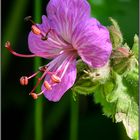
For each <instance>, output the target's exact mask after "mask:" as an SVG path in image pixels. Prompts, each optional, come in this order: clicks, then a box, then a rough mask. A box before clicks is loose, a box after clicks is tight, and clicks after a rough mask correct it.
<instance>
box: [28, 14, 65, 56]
mask: <svg viewBox="0 0 140 140" xmlns="http://www.w3.org/2000/svg"><path fill="white" fill-rule="evenodd" d="M37 26H38V27H39V29H40V30H41V32H42V34H43V35H46V33H47V32H48V30H49V29H50V26H49V23H48V20H47V18H46V16H42V24H37ZM41 37H42V36H41V35H36V34H34V33H33V32H32V31H31V32H30V33H29V36H28V45H29V49H30V51H31V52H32V53H34V54H36V55H39V56H40V57H44V58H54V57H56V56H58V55H59V54H60V52H61V50H62V48H63V47H65V43H64V42H63V41H62V40H61V39H60V38H59V37H58V35H57V34H56V33H55V32H53V30H51V31H50V32H49V33H48V35H47V37H48V39H47V40H45V41H44V40H42V39H41ZM41 54H43V55H41Z"/></svg>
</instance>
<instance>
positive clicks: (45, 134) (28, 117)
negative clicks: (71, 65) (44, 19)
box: [1, 0, 138, 140]
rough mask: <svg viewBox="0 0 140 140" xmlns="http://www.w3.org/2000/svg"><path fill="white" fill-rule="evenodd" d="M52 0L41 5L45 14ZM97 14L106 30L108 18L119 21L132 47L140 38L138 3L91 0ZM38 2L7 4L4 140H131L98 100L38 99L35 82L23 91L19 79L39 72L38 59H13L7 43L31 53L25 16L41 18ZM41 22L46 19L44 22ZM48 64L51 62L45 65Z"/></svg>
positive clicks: (4, 9)
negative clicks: (34, 93)
mask: <svg viewBox="0 0 140 140" xmlns="http://www.w3.org/2000/svg"><path fill="white" fill-rule="evenodd" d="M47 2H48V1H47V0H40V6H41V8H40V12H41V15H43V14H46V5H47ZM90 3H91V7H92V15H93V16H94V17H96V18H97V19H98V20H99V21H100V22H101V23H102V24H103V25H105V26H107V25H110V22H109V20H108V17H113V18H114V19H116V20H117V21H118V23H119V25H120V28H121V30H122V33H123V35H124V41H125V42H127V43H128V44H129V45H130V46H131V45H132V43H133V36H134V34H135V33H137V34H138V0H90ZM34 11H35V0H10V1H9V0H2V59H1V60H2V62H1V65H2V140H9V139H14V140H55V139H61V140H85V139H87V140H129V138H128V137H127V135H126V132H125V130H124V128H123V126H122V124H115V123H113V122H112V120H111V119H108V118H106V117H105V116H104V115H103V114H102V110H101V106H100V105H98V104H94V102H93V100H94V99H93V97H92V96H87V97H85V96H82V95H81V96H79V98H78V101H77V102H74V101H73V100H72V95H71V92H70V91H69V92H68V93H66V94H65V96H64V97H63V98H62V100H61V101H60V102H59V103H52V102H48V101H47V100H46V99H45V98H44V97H42V98H41V99H39V101H35V100H33V99H32V98H31V97H30V96H28V93H29V92H30V90H31V88H32V86H33V84H34V82H33V80H32V81H31V82H30V83H29V86H27V87H22V86H21V85H20V84H19V78H20V77H21V76H23V75H30V74H31V73H32V72H33V71H34V59H33V58H30V59H26V58H17V57H15V56H13V55H11V54H10V53H9V52H8V51H7V50H6V49H5V48H4V44H5V42H6V41H7V40H9V41H10V42H11V44H12V47H13V49H14V50H16V51H17V52H20V53H29V50H28V44H27V38H28V33H29V31H30V24H28V23H26V22H24V17H26V16H28V15H31V16H32V17H33V18H34V17H35V12H34ZM38 18H39V19H40V20H41V17H38ZM41 61H42V64H46V63H47V61H46V60H41Z"/></svg>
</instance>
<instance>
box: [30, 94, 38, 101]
mask: <svg viewBox="0 0 140 140" xmlns="http://www.w3.org/2000/svg"><path fill="white" fill-rule="evenodd" d="M30 95H31V96H32V97H33V99H34V100H36V99H37V98H38V95H37V94H36V93H30Z"/></svg>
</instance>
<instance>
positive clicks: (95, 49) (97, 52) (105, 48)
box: [72, 18, 112, 68]
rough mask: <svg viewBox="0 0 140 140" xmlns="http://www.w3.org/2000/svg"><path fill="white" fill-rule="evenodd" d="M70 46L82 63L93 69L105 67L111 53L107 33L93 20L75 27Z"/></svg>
mask: <svg viewBox="0 0 140 140" xmlns="http://www.w3.org/2000/svg"><path fill="white" fill-rule="evenodd" d="M72 45H73V46H74V48H76V49H77V50H78V54H79V55H80V57H81V58H82V59H83V61H84V62H85V63H87V64H88V65H90V66H92V67H94V68H97V67H101V66H103V65H105V64H106V63H107V61H108V59H109V57H110V54H111V51H112V44H111V42H110V36H109V31H108V30H107V28H105V27H104V26H102V25H101V24H100V23H99V22H98V21H97V20H96V19H94V18H91V19H89V20H87V21H86V22H83V23H80V24H79V25H78V26H77V27H76V29H75V31H74V33H73V38H72Z"/></svg>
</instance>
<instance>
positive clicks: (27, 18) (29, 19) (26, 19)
mask: <svg viewBox="0 0 140 140" xmlns="http://www.w3.org/2000/svg"><path fill="white" fill-rule="evenodd" d="M24 20H25V21H30V22H31V23H32V24H33V25H35V24H36V23H35V22H34V21H33V20H32V17H31V16H27V17H25V18H24Z"/></svg>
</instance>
